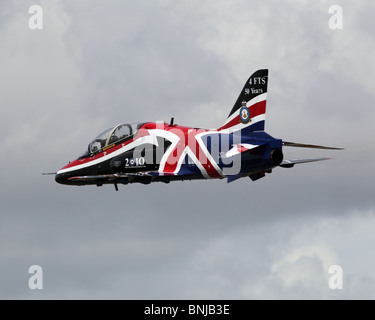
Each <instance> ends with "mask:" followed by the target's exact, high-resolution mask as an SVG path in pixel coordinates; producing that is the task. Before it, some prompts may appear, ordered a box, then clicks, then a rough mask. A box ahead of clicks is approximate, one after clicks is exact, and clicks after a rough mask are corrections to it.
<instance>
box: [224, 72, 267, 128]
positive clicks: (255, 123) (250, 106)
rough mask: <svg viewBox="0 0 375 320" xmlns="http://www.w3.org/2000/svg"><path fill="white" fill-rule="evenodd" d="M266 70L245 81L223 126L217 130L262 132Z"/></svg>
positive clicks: (264, 113) (264, 112)
mask: <svg viewBox="0 0 375 320" xmlns="http://www.w3.org/2000/svg"><path fill="white" fill-rule="evenodd" d="M267 84H268V69H261V70H258V71H256V72H254V73H253V74H252V75H251V77H250V78H249V79H248V80H247V81H246V83H245V85H244V87H243V89H242V91H241V93H240V95H239V97H238V99H237V101H236V103H235V104H234V106H233V108H232V110H231V112H230V113H229V115H228V118H227V120H226V121H225V123H224V125H223V126H222V127H220V128H219V129H218V130H225V129H230V130H235V131H236V130H241V131H244V132H253V131H264V124H265V115H266V101H267Z"/></svg>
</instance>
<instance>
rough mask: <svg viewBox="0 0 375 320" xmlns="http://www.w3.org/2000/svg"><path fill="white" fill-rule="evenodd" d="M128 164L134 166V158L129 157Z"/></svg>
mask: <svg viewBox="0 0 375 320" xmlns="http://www.w3.org/2000/svg"><path fill="white" fill-rule="evenodd" d="M129 164H130V165H131V166H134V164H135V161H134V159H133V158H131V159H130V160H129Z"/></svg>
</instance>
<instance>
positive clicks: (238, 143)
mask: <svg viewBox="0 0 375 320" xmlns="http://www.w3.org/2000/svg"><path fill="white" fill-rule="evenodd" d="M267 84H268V70H267V69H263V70H258V71H256V72H255V73H254V74H253V75H251V76H250V78H249V79H248V80H247V81H246V83H245V85H244V87H243V89H242V91H241V93H240V95H239V97H238V99H237V101H236V102H235V104H234V106H233V108H232V109H231V111H230V113H229V115H228V118H227V119H226V121H225V123H224V124H223V125H222V126H221V127H219V128H218V129H214V130H207V129H200V128H190V127H184V126H180V125H176V124H174V123H173V122H174V121H173V118H172V119H171V121H170V123H164V122H145V123H138V124H128V123H126V124H118V125H116V126H114V127H112V128H110V129H108V130H106V131H104V132H103V133H101V134H100V135H99V136H98V137H97V138H95V139H94V140H93V141H92V142H91V143H90V144H89V145H88V147H87V149H86V151H85V152H84V154H83V155H82V156H80V157H79V158H78V159H76V160H74V161H72V162H70V163H69V164H67V165H66V166H65V167H63V168H62V169H60V170H59V171H58V172H57V173H56V177H55V179H56V181H57V182H58V183H62V184H67V185H90V184H92V185H97V186H102V185H103V184H113V185H115V188H116V190H118V187H117V185H118V184H128V183H134V182H139V183H143V184H149V183H151V182H157V181H160V182H165V183H169V182H170V181H175V180H193V179H217V178H218V179H223V178H226V179H227V181H228V182H231V181H234V180H237V179H239V178H241V177H250V178H251V179H252V180H253V181H255V180H257V179H259V178H262V177H264V176H265V174H266V173H271V172H272V169H274V168H275V167H282V168H291V167H293V166H294V165H295V164H299V163H306V162H313V161H320V160H326V159H329V158H314V159H299V160H283V152H282V148H283V146H290V147H304V148H319V149H335V150H339V149H341V148H332V147H324V146H318V145H309V144H301V143H293V142H286V141H282V140H281V139H275V138H273V137H271V136H270V135H268V134H267V133H266V132H265V131H264V125H265V115H266V101H267Z"/></svg>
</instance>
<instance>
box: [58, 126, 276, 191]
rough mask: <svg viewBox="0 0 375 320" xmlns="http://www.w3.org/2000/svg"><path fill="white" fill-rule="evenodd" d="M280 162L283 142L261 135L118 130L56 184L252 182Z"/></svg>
mask: <svg viewBox="0 0 375 320" xmlns="http://www.w3.org/2000/svg"><path fill="white" fill-rule="evenodd" d="M282 159H283V155H282V141H281V140H279V139H274V138H273V137H271V136H270V135H268V134H267V133H265V132H263V131H261V132H248V133H246V134H244V133H243V132H241V131H233V130H230V129H225V128H224V129H218V130H208V129H200V128H191V127H184V126H179V125H171V124H167V123H160V122H146V123H141V124H120V125H117V126H115V127H114V128H111V129H108V130H106V131H105V132H103V133H102V134H101V135H99V136H98V137H97V138H96V139H94V140H93V141H92V142H91V143H90V144H89V145H88V148H87V150H86V152H85V153H84V154H83V155H82V156H80V157H79V158H78V159H76V160H74V161H72V162H70V163H69V164H67V165H66V166H64V167H63V168H62V169H60V170H59V171H58V172H57V174H56V178H55V179H56V181H57V182H58V183H62V184H69V185H86V184H96V185H102V184H106V183H108V184H114V183H116V184H117V183H123V184H127V183H132V182H141V183H145V184H147V183H150V182H154V181H162V182H170V181H173V180H193V179H215V178H219V179H221V178H226V177H229V178H233V177H236V178H237V177H242V176H250V177H251V175H252V174H253V175H254V174H259V173H262V172H269V171H270V170H272V168H273V167H275V166H278V165H279V164H280V163H281V161H282ZM254 177H255V176H254ZM228 181H229V180H228Z"/></svg>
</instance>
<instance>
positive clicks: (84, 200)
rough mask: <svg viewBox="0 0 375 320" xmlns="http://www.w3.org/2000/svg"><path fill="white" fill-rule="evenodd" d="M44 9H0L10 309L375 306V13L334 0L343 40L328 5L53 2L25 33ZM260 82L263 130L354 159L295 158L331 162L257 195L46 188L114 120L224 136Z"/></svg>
mask: <svg viewBox="0 0 375 320" xmlns="http://www.w3.org/2000/svg"><path fill="white" fill-rule="evenodd" d="M34 4H35V3H34V1H26V0H19V1H12V2H9V3H7V4H6V5H3V6H2V10H1V12H0V26H1V28H0V43H1V50H0V68H1V70H2V72H1V76H0V87H1V88H2V90H1V92H2V93H1V95H0V110H1V115H2V116H1V118H0V133H1V139H0V148H1V155H2V156H1V158H0V168H1V169H0V178H1V185H2V187H1V195H0V201H1V210H0V211H1V224H0V298H2V299H81V298H82V299H301V298H302V299H352V298H354V299H373V298H374V290H373V288H374V285H375V278H374V276H373V269H374V265H375V258H374V253H375V252H374V244H375V237H374V233H373V229H374V227H375V203H374V197H373V189H374V183H373V181H374V178H375V177H374V170H373V158H374V157H373V151H372V145H373V141H372V140H373V136H374V134H375V129H374V126H373V123H374V120H375V112H374V108H373V100H374V98H375V97H374V96H375V94H374V90H373V83H375V62H374V60H373V54H372V53H373V52H374V49H375V41H374V36H375V31H374V28H373V27H372V26H373V19H372V18H371V14H370V13H371V12H374V5H373V4H370V3H369V2H365V1H357V2H355V3H352V2H350V1H340V3H339V5H340V6H341V7H342V9H343V22H344V23H343V29H341V30H340V29H339V30H332V29H330V28H329V25H328V21H329V19H330V17H331V14H329V12H328V10H329V7H330V6H331V5H333V4H335V3H331V2H330V1H323V0H322V1H314V2H313V3H312V2H308V1H297V0H289V1H283V2H282V4H281V3H280V1H267V3H264V2H255V1H254V2H253V1H236V2H235V3H232V2H231V3H229V2H227V1H204V2H202V1H199V2H198V1H179V2H176V1H169V0H164V1H158V2H151V1H137V2H134V1H123V2H118V1H107V2H101V1H87V0H82V1H70V0H66V1H58V0H54V1H43V0H42V1H39V3H38V4H39V5H40V6H41V7H42V8H43V29H41V30H31V29H30V28H29V26H28V21H29V18H30V17H31V14H29V13H28V9H29V7H30V6H31V5H34ZM366 17H367V19H366ZM261 68H268V69H269V86H268V101H267V117H266V131H267V132H268V133H269V134H271V135H272V136H274V137H276V138H282V139H285V140H288V141H296V142H301V143H316V144H325V145H332V146H338V147H344V148H345V150H344V151H340V152H336V151H322V150H304V149H297V148H296V149H291V148H290V149H286V148H284V153H285V155H284V156H285V158H304V157H320V156H328V157H332V158H335V159H332V160H330V161H325V162H321V163H313V164H304V165H300V166H298V167H295V168H293V169H283V168H278V169H275V170H274V172H273V173H272V174H270V175H267V177H265V178H264V179H261V180H259V181H256V182H252V181H251V180H250V179H245V178H243V179H240V180H238V181H235V182H233V183H230V184H227V183H226V181H224V180H213V181H195V182H194V181H192V182H175V183H171V184H169V185H165V184H157V183H155V184H151V185H148V186H143V185H128V186H120V187H119V192H115V190H114V188H113V187H111V186H104V187H101V188H97V187H93V186H87V187H67V186H61V185H58V184H56V183H55V181H54V179H53V176H42V173H43V172H50V171H56V170H58V169H60V168H61V167H62V166H64V165H65V164H66V163H68V161H71V160H73V159H75V158H76V157H77V156H79V155H80V154H81V153H82V152H83V151H84V149H85V148H86V147H87V144H88V143H89V142H90V141H91V140H92V138H94V137H95V136H96V135H97V134H99V133H100V132H102V131H103V130H104V129H106V128H108V127H111V126H113V125H115V124H118V123H123V122H125V123H126V122H143V121H155V120H162V121H169V119H170V117H172V116H173V117H174V118H175V121H176V122H177V123H178V124H181V125H188V126H194V127H204V128H217V127H219V126H220V125H222V124H223V123H224V121H225V119H226V117H227V115H228V113H229V111H230V110H231V107H232V106H233V103H234V102H235V100H236V99H237V96H238V94H239V92H240V90H241V88H242V87H243V84H244V82H245V81H246V79H247V78H248V77H249V75H250V74H252V73H253V72H254V71H256V70H258V69H261ZM31 265H40V266H41V267H42V268H43V289H42V290H31V289H30V288H29V286H28V280H29V278H30V276H31V275H30V274H29V273H28V269H29V267H30V266H31ZM332 265H340V266H341V267H342V269H343V289H342V290H331V289H330V288H329V286H328V281H329V277H330V276H331V275H330V274H329V273H328V270H329V267H330V266H332Z"/></svg>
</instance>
